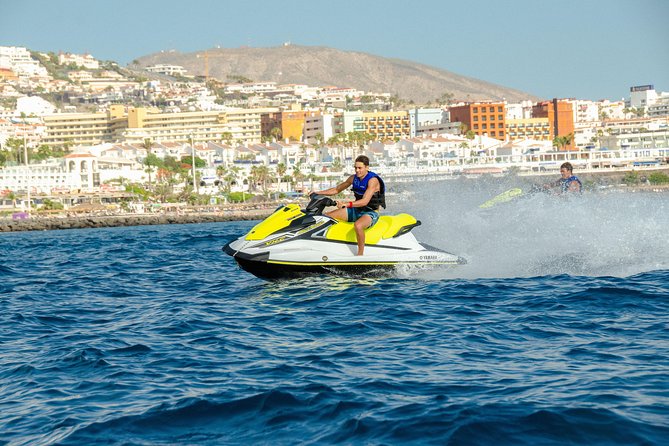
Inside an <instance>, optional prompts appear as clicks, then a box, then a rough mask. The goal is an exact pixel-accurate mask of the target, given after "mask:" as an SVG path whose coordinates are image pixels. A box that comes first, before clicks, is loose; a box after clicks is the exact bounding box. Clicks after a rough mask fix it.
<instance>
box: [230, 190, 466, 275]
mask: <svg viewBox="0 0 669 446" xmlns="http://www.w3.org/2000/svg"><path fill="white" fill-rule="evenodd" d="M334 205H335V202H334V201H333V200H332V199H330V198H329V197H326V196H324V195H316V194H312V196H311V201H310V202H309V204H308V205H307V207H306V209H300V207H299V206H298V205H297V204H294V203H291V204H288V205H285V206H280V207H279V208H277V209H276V211H274V213H272V215H270V216H269V217H267V218H266V219H265V220H263V221H262V222H260V223H258V224H257V225H255V226H254V227H253V229H251V231H249V233H248V234H246V235H245V236H242V237H240V238H238V239H236V240H233V241H231V242H229V243H228V244H227V245H225V247H224V248H223V250H224V251H225V252H226V253H227V254H229V255H231V256H232V257H234V259H235V260H236V261H237V263H239V266H240V267H241V268H243V269H244V270H246V271H248V272H250V273H251V274H254V275H256V276H258V277H261V278H265V279H280V278H291V277H301V276H305V275H309V274H314V273H335V274H337V273H338V274H342V273H343V274H351V275H356V276H365V277H369V276H384V275H390V274H392V273H393V271H394V269H395V268H396V267H397V266H399V265H418V266H430V265H458V264H464V263H467V262H466V261H465V260H464V259H462V258H461V257H458V256H456V255H453V254H450V253H448V252H445V251H442V250H441V249H438V248H434V247H432V246H429V245H427V244H424V243H420V242H418V241H417V240H416V238H415V237H414V235H413V234H412V233H411V230H412V229H413V228H415V227H416V226H418V225H420V224H421V223H420V221H418V220H416V219H415V218H414V217H413V216H411V215H409V214H398V215H392V216H391V215H382V216H381V217H379V221H378V222H377V223H376V224H375V225H374V226H372V227H371V228H368V229H367V230H366V232H365V254H364V255H363V256H356V253H357V250H358V248H357V241H356V236H355V230H354V229H353V223H348V222H342V221H338V220H335V219H333V218H330V217H328V216H326V215H323V210H324V209H325V208H326V207H328V206H334Z"/></svg>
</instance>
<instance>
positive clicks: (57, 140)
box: [42, 105, 128, 147]
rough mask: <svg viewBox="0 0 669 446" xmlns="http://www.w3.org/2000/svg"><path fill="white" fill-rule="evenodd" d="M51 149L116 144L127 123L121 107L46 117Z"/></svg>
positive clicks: (44, 141)
mask: <svg viewBox="0 0 669 446" xmlns="http://www.w3.org/2000/svg"><path fill="white" fill-rule="evenodd" d="M44 125H45V127H46V134H45V136H44V138H43V139H42V143H44V144H47V145H49V146H54V147H57V146H65V145H72V146H77V145H95V144H100V143H103V142H113V141H116V140H117V139H118V137H119V135H120V134H121V133H122V131H123V129H125V127H127V125H128V120H127V118H126V116H125V111H124V107H123V106H122V105H112V106H111V107H110V108H109V111H108V112H107V113H57V114H53V115H47V116H44Z"/></svg>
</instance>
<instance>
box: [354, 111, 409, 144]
mask: <svg viewBox="0 0 669 446" xmlns="http://www.w3.org/2000/svg"><path fill="white" fill-rule="evenodd" d="M362 123H363V125H364V130H363V132H365V133H368V134H370V135H374V136H375V137H376V139H379V140H384V139H399V138H409V137H410V135H411V122H410V119H409V112H407V111H389V112H364V113H363V114H362Z"/></svg>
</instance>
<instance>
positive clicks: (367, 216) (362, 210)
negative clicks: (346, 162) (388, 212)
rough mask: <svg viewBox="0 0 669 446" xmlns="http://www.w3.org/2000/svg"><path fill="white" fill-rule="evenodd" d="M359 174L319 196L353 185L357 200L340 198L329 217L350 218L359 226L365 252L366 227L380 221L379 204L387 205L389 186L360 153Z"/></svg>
mask: <svg viewBox="0 0 669 446" xmlns="http://www.w3.org/2000/svg"><path fill="white" fill-rule="evenodd" d="M354 167H355V175H351V176H350V177H348V178H347V179H346V181H344V182H343V183H340V184H338V185H337V186H335V187H331V188H330V189H326V190H324V191H320V192H316V194H318V195H337V194H338V193H340V192H342V191H343V190H345V189H348V188H349V187H351V186H353V187H352V189H353V196H354V197H355V201H349V202H348V203H347V202H345V201H336V203H337V209H335V210H334V211H330V212H328V213H327V214H326V215H327V216H328V217H332V218H335V219H337V220H341V221H350V222H352V223H353V228H354V229H355V237H356V239H357V241H358V255H359V256H361V255H363V253H364V251H365V229H367V228H370V227H372V226H374V225H375V224H376V222H377V221H379V212H378V211H379V207H381V206H383V208H384V209H385V207H386V186H385V184H383V180H382V179H381V177H380V176H378V175H377V174H375V173H374V172H371V171H370V170H369V158H367V157H366V156H365V155H360V156H359V157H357V158H356V159H355V164H354Z"/></svg>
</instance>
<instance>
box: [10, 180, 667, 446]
mask: <svg viewBox="0 0 669 446" xmlns="http://www.w3.org/2000/svg"><path fill="white" fill-rule="evenodd" d="M450 187H454V186H450ZM495 187H496V189H494V190H493V189H491V188H490V186H489V187H488V189H486V190H484V189H483V187H482V186H469V187H468V188H466V189H465V190H461V191H460V193H458V194H454V193H451V192H452V191H449V190H446V191H445V192H444V190H443V189H444V187H443V186H436V185H431V186H428V187H427V188H426V189H427V190H424V191H423V190H422V191H421V192H420V193H419V192H416V191H415V190H414V191H411V190H402V191H400V193H398V194H397V195H396V196H395V197H394V198H393V201H394V202H395V203H396V205H398V204H401V205H402V207H403V209H402V210H403V211H409V212H412V213H413V214H414V215H416V216H417V217H419V219H421V220H422V221H423V225H422V226H421V227H419V228H416V229H415V231H414V232H415V234H416V235H417V237H418V238H419V239H421V240H423V241H425V242H427V243H430V244H432V245H435V246H439V247H442V248H444V249H446V250H449V251H451V252H454V253H457V254H458V255H462V256H464V257H466V258H467V259H468V261H469V263H468V264H467V265H465V266H462V267H459V268H455V269H448V270H429V271H422V270H418V271H417V270H409V271H399V272H398V274H397V275H396V277H392V278H386V279H364V278H363V279H360V278H353V277H327V276H319V277H314V278H308V279H299V280H289V281H282V282H265V281H263V280H260V279H257V278H255V277H253V276H251V275H249V274H248V273H245V272H244V271H241V270H239V269H238V268H237V267H236V265H235V264H234V262H233V261H232V259H231V258H230V257H228V256H227V255H225V254H224V253H223V252H222V251H221V247H222V246H223V245H224V244H225V242H227V241H228V240H229V239H231V238H234V237H238V236H240V235H241V234H243V233H245V232H246V231H248V230H249V229H250V227H251V226H252V225H253V224H254V222H230V223H216V224H193V225H171V226H144V227H129V228H106V229H85V230H65V231H48V232H29V233H8V234H0V259H1V261H0V444H9V445H45V444H63V445H91V444H118V445H182V444H183V445H219V444H220V445H227V444H268V445H293V444H305V445H312V444H347V445H370V444H371V445H381V444H383V445H393V444H413V445H425V444H437V445H442V444H453V445H489V444H494V445H507V444H509V445H562V444H583V445H666V444H669V241H668V240H669V205H668V203H669V198H668V197H667V196H666V194H646V195H636V194H598V195H597V196H595V194H592V196H586V195H584V197H583V198H581V199H578V200H556V199H551V198H546V197H537V198H531V199H526V200H519V201H518V202H515V203H509V204H505V205H500V206H497V207H495V208H493V209H490V210H486V211H482V210H480V209H478V208H477V206H476V204H477V203H480V202H481V201H482V200H485V199H486V198H490V196H491V195H494V194H495V193H497V192H500V191H501V190H503V188H504V187H505V186H504V185H503V184H502V185H495ZM430 188H431V189H430ZM398 207H399V206H398Z"/></svg>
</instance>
